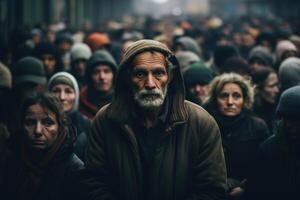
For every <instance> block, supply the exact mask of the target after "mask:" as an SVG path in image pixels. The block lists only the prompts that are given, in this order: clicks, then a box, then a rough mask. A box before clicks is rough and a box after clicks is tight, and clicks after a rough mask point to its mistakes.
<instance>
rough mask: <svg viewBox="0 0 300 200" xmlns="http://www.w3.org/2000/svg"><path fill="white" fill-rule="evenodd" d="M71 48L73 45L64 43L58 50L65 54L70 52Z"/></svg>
mask: <svg viewBox="0 0 300 200" xmlns="http://www.w3.org/2000/svg"><path fill="white" fill-rule="evenodd" d="M71 47H72V45H71V44H70V43H69V42H66V41H64V42H62V43H60V44H59V47H58V48H59V50H60V51H61V52H62V53H63V54H65V53H67V52H69V51H70V49H71Z"/></svg>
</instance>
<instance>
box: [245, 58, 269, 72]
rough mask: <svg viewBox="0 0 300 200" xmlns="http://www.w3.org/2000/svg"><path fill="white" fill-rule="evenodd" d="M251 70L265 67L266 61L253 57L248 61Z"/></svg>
mask: <svg viewBox="0 0 300 200" xmlns="http://www.w3.org/2000/svg"><path fill="white" fill-rule="evenodd" d="M249 65H250V69H251V71H256V70H258V69H260V68H262V67H266V63H265V62H264V61H263V60H262V59H259V58H253V59H251V60H250V61H249Z"/></svg>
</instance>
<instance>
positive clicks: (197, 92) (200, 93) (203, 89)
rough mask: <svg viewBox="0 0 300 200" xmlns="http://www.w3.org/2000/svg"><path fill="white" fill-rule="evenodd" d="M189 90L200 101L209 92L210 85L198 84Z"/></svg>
mask: <svg viewBox="0 0 300 200" xmlns="http://www.w3.org/2000/svg"><path fill="white" fill-rule="evenodd" d="M189 90H190V93H192V94H193V95H194V97H196V98H197V99H198V100H199V101H200V102H203V100H204V99H205V97H206V95H207V93H208V90H209V85H202V84H196V85H193V86H191V87H190V88H189Z"/></svg>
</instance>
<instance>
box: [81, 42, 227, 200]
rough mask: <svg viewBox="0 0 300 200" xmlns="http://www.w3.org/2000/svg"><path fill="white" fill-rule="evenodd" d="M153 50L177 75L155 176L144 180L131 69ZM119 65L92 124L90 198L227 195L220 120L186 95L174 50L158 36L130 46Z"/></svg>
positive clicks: (87, 175) (155, 158) (157, 151)
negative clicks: (107, 96)
mask: <svg viewBox="0 0 300 200" xmlns="http://www.w3.org/2000/svg"><path fill="white" fill-rule="evenodd" d="M151 50H153V51H158V52H161V53H163V54H164V55H166V57H167V58H168V60H169V64H168V67H169V69H170V70H171V71H170V72H169V73H171V76H172V80H171V81H170V83H169V85H168V99H169V100H170V102H169V104H168V105H169V106H168V110H169V111H168V114H167V117H166V120H165V123H164V124H163V129H162V130H161V133H160V136H159V139H158V143H156V144H155V151H154V155H153V162H151V164H150V168H151V173H152V176H151V179H150V181H149V182H147V183H148V184H145V176H146V174H143V167H142V166H143V164H144V163H143V161H142V156H141V147H140V146H139V145H141V144H139V143H138V140H137V138H136V134H139V133H137V132H135V131H134V129H133V124H135V123H138V121H137V120H138V119H137V120H134V116H133V115H134V109H135V108H134V104H133V100H132V93H131V89H130V88H131V87H130V86H129V85H130V83H129V79H128V77H129V76H128V70H129V68H130V66H131V65H130V63H131V61H132V59H134V57H135V56H136V55H137V54H139V53H142V52H145V51H151ZM119 69H120V70H119V73H118V76H117V79H116V88H115V94H114V100H113V101H112V103H111V104H110V105H107V106H105V107H103V108H102V109H101V110H100V111H99V112H98V114H97V116H96V117H95V119H94V121H93V125H92V131H91V137H90V140H89V146H88V149H87V158H86V166H87V170H86V173H85V174H84V176H83V183H84V184H83V186H82V188H83V189H84V190H85V191H86V194H87V196H88V197H87V198H89V199H124V200H143V199H156V200H161V199H165V200H170V199H207V200H208V199H223V197H224V194H225V186H226V169H225V162H224V155H223V151H222V147H221V146H222V144H221V139H220V133H219V129H218V126H217V125H216V122H215V121H214V120H213V118H212V117H211V116H210V115H209V114H208V113H207V112H206V111H205V110H203V109H202V108H201V107H199V106H197V105H195V104H192V103H190V102H186V101H184V85H183V79H182V76H181V73H180V70H179V65H178V62H177V60H176V59H175V57H174V56H173V54H172V53H171V51H170V50H169V49H168V48H167V47H166V46H165V45H163V44H162V43H159V42H157V41H153V40H140V41H137V42H135V43H133V44H132V45H131V46H130V47H129V48H128V49H127V51H126V52H125V54H124V57H123V59H122V61H121V64H120V68H119ZM138 117H139V116H138ZM146 191H147V192H146ZM146 194H148V195H147V196H146Z"/></svg>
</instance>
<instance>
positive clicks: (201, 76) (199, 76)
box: [183, 62, 214, 87]
mask: <svg viewBox="0 0 300 200" xmlns="http://www.w3.org/2000/svg"><path fill="white" fill-rule="evenodd" d="M183 78H184V83H185V85H186V86H187V87H190V86H192V85H196V84H201V85H207V84H209V83H210V82H211V81H212V80H213V78H214V75H213V71H212V70H211V69H210V68H208V67H207V66H205V64H204V63H203V62H196V63H193V64H191V65H189V67H188V69H187V71H185V72H184V74H183Z"/></svg>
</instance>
